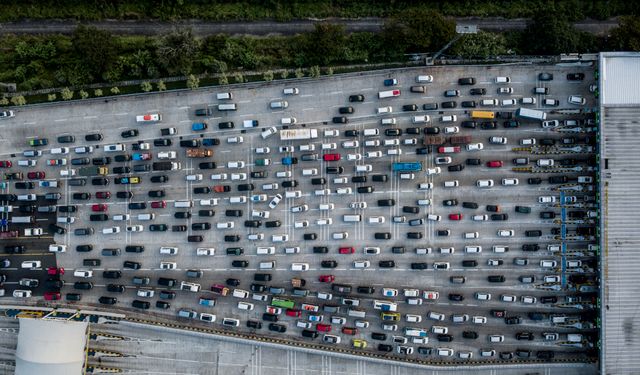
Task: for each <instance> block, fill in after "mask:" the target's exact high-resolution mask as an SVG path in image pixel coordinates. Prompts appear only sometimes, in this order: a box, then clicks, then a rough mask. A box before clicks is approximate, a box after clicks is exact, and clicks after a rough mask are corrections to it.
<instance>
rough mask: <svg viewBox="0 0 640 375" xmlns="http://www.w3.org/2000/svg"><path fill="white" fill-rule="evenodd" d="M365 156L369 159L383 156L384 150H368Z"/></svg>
mask: <svg viewBox="0 0 640 375" xmlns="http://www.w3.org/2000/svg"><path fill="white" fill-rule="evenodd" d="M364 157H365V158H367V159H373V158H381V157H382V151H368V152H366V153H365V154H364Z"/></svg>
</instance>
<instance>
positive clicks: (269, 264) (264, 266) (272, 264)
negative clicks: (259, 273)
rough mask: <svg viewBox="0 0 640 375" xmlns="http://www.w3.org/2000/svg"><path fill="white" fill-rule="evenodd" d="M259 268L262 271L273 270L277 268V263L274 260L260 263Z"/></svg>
mask: <svg viewBox="0 0 640 375" xmlns="http://www.w3.org/2000/svg"><path fill="white" fill-rule="evenodd" d="M258 268H259V269H261V270H272V269H274V268H276V262H275V261H274V260H270V261H267V262H260V264H259V267H258Z"/></svg>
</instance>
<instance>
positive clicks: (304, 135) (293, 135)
mask: <svg viewBox="0 0 640 375" xmlns="http://www.w3.org/2000/svg"><path fill="white" fill-rule="evenodd" d="M313 138H318V130H317V129H282V130H280V140H281V141H294V140H299V139H313Z"/></svg>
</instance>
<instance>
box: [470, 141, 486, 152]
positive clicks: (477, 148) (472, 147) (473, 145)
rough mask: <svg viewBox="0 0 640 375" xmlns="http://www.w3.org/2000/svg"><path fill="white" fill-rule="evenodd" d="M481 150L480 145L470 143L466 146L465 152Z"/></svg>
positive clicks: (481, 146) (482, 146)
mask: <svg viewBox="0 0 640 375" xmlns="http://www.w3.org/2000/svg"><path fill="white" fill-rule="evenodd" d="M482 149H484V145H483V144H482V143H470V144H468V145H467V151H480V150H482Z"/></svg>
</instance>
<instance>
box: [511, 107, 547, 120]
mask: <svg viewBox="0 0 640 375" xmlns="http://www.w3.org/2000/svg"><path fill="white" fill-rule="evenodd" d="M516 117H521V118H526V119H531V120H540V121H544V120H546V119H547V113H546V112H544V111H540V110H537V109H529V108H518V109H517V110H516Z"/></svg>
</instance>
